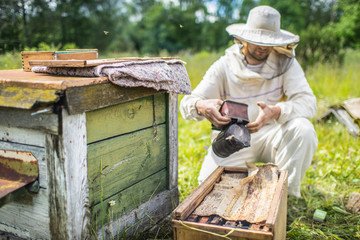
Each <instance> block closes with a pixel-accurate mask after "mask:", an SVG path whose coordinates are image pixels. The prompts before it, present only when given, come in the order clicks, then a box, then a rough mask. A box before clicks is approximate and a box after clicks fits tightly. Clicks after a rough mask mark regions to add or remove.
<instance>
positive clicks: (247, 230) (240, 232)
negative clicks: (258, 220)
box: [172, 167, 287, 240]
mask: <svg viewBox="0 0 360 240" xmlns="http://www.w3.org/2000/svg"><path fill="white" fill-rule="evenodd" d="M227 173H241V174H244V176H247V169H245V168H228V167H218V168H217V169H216V170H215V171H214V172H213V173H212V174H211V175H210V176H209V177H208V178H207V179H206V180H205V181H204V182H203V183H202V184H201V185H200V186H199V187H198V188H197V189H195V190H194V191H193V192H192V193H191V194H190V196H189V197H188V198H186V199H185V200H184V201H183V202H182V203H181V204H180V205H179V206H178V207H177V208H176V209H175V210H174V211H173V220H172V223H173V229H174V239H176V240H190V239H197V240H202V239H219V238H220V237H219V235H222V236H226V237H228V238H230V239H235V240H245V239H285V238H286V214H287V171H282V170H280V171H279V181H278V183H277V185H276V189H275V192H274V195H273V199H272V201H271V207H270V209H269V213H268V217H267V220H266V222H265V223H262V224H252V223H249V222H246V221H228V220H226V219H223V218H221V217H220V216H217V215H213V216H206V217H205V216H197V215H195V214H193V213H194V210H195V209H196V208H197V207H198V206H199V205H200V203H201V202H202V201H203V200H204V198H205V197H206V196H207V195H208V194H209V193H210V192H211V191H212V189H213V187H214V185H215V184H216V183H217V182H219V181H220V179H221V176H222V174H227Z"/></svg>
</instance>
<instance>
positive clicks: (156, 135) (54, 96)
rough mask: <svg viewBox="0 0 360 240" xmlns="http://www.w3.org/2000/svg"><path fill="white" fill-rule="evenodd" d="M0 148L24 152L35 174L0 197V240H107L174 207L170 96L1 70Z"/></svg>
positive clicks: (173, 98) (99, 81)
mask: <svg viewBox="0 0 360 240" xmlns="http://www.w3.org/2000/svg"><path fill="white" fill-rule="evenodd" d="M0 150H7V151H14V152H16V151H21V152H25V153H31V154H32V155H33V156H34V157H35V158H36V160H37V165H38V169H39V171H38V172H39V174H38V178H37V179H36V181H35V182H33V183H32V184H30V185H28V186H27V188H24V187H23V188H20V189H19V190H16V191H14V192H12V193H10V194H8V195H6V196H5V197H3V198H1V199H0V238H1V236H3V237H4V238H5V236H6V237H10V239H11V238H12V237H14V238H15V237H17V238H24V239H85V238H89V236H93V237H97V238H99V239H102V233H103V232H104V233H105V235H106V236H105V237H106V238H108V237H110V236H116V235H117V234H122V231H125V230H126V232H127V233H132V232H134V231H135V230H138V231H141V230H144V229H146V228H148V227H149V226H150V221H151V224H153V223H154V222H156V221H159V220H161V219H163V218H164V217H165V216H168V215H169V213H171V211H172V210H173V209H174V207H175V206H176V205H177V203H178V189H177V95H176V94H170V93H167V92H165V91H156V90H154V89H150V88H142V87H137V88H123V87H119V86H116V85H113V84H112V83H110V82H109V81H108V79H107V77H93V78H84V77H61V76H50V75H47V74H40V73H32V72H23V71H22V70H6V71H0ZM5 160H6V159H5ZM6 161H11V159H7V160H6ZM36 186H39V188H36Z"/></svg>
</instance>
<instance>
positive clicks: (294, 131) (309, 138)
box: [285, 118, 318, 148]
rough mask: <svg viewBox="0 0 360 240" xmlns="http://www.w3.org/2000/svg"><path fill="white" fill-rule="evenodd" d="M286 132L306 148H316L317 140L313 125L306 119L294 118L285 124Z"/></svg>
mask: <svg viewBox="0 0 360 240" xmlns="http://www.w3.org/2000/svg"><path fill="white" fill-rule="evenodd" d="M285 127H286V128H287V132H288V133H289V134H290V135H291V136H292V138H293V139H294V140H295V141H296V139H298V140H300V141H302V142H303V143H305V144H306V145H308V146H312V147H314V148H316V147H317V144H318V139H317V135H316V132H315V129H314V126H313V124H312V123H311V122H310V121H309V120H308V119H306V118H295V119H292V120H290V121H288V122H287V123H286V126H285Z"/></svg>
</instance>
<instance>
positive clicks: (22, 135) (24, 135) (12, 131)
mask: <svg viewBox="0 0 360 240" xmlns="http://www.w3.org/2000/svg"><path fill="white" fill-rule="evenodd" d="M0 140H1V141H4V142H14V143H22V144H26V145H33V146H38V147H45V133H44V132H41V131H38V130H32V129H24V128H16V127H7V126H3V125H0Z"/></svg>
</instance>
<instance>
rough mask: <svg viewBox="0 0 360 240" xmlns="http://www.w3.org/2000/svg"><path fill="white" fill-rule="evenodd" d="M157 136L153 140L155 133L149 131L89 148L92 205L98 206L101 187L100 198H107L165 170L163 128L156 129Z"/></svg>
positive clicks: (103, 142)
mask: <svg viewBox="0 0 360 240" xmlns="http://www.w3.org/2000/svg"><path fill="white" fill-rule="evenodd" d="M157 134H158V135H157V138H155V137H154V129H153V128H148V129H145V130H142V131H137V132H135V133H131V134H125V135H122V136H119V137H116V138H111V139H109V140H106V141H101V142H97V143H94V144H90V145H89V146H88V175H89V189H90V203H91V205H93V204H98V203H99V202H100V197H101V184H102V186H103V189H102V190H103V193H102V196H103V198H108V197H110V196H111V195H113V194H115V193H118V192H120V191H122V190H123V189H125V188H127V187H130V186H131V185H133V184H135V183H137V182H139V181H141V180H143V179H145V178H147V177H148V176H150V175H152V174H154V173H155V172H158V171H159V170H161V169H164V168H166V162H167V161H166V158H167V149H166V146H167V145H166V127H165V125H164V124H162V125H159V126H158V133H157ZM100 166H102V170H101V169H100ZM101 176H102V177H101ZM119 176H121V177H119Z"/></svg>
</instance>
